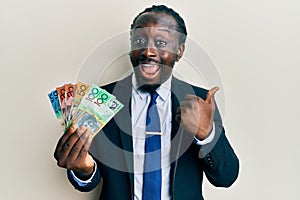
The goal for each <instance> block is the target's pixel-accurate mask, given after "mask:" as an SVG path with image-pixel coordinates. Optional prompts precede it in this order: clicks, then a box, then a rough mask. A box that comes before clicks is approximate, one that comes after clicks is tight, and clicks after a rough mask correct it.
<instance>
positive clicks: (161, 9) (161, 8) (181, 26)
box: [130, 5, 187, 43]
mask: <svg viewBox="0 0 300 200" xmlns="http://www.w3.org/2000/svg"><path fill="white" fill-rule="evenodd" d="M148 12H154V13H165V14H168V15H170V16H172V17H174V19H175V21H176V23H177V26H176V31H178V32H180V33H182V34H181V37H180V43H185V40H186V36H187V31H186V27H185V23H184V20H183V19H182V17H181V16H180V15H179V14H178V13H177V12H176V11H174V10H173V9H172V8H169V7H167V6H165V5H153V6H152V7H149V8H146V9H145V10H144V11H142V12H141V13H139V14H138V15H137V16H136V17H135V18H134V20H133V22H132V24H131V26H130V29H131V30H132V29H133V27H134V25H135V22H136V20H137V18H138V17H139V16H140V15H142V14H144V13H148Z"/></svg>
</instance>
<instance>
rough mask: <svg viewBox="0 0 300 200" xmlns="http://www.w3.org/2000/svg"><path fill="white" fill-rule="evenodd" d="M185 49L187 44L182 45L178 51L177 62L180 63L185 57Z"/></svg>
mask: <svg viewBox="0 0 300 200" xmlns="http://www.w3.org/2000/svg"><path fill="white" fill-rule="evenodd" d="M184 49H185V44H184V43H181V44H180V45H179V47H178V49H177V56H176V57H177V58H176V62H178V61H179V60H180V59H181V57H182V55H183V52H184Z"/></svg>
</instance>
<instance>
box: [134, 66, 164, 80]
mask: <svg viewBox="0 0 300 200" xmlns="http://www.w3.org/2000/svg"><path fill="white" fill-rule="evenodd" d="M139 67H140V70H141V72H142V74H143V75H144V77H145V78H153V77H155V76H156V75H157V74H158V72H159V70H160V66H159V64H157V63H153V64H152V63H151V64H140V65H139Z"/></svg>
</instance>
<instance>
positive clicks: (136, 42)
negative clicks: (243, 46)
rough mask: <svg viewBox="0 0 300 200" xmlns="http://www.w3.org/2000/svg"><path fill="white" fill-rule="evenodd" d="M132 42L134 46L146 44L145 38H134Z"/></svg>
mask: <svg viewBox="0 0 300 200" xmlns="http://www.w3.org/2000/svg"><path fill="white" fill-rule="evenodd" d="M133 44H134V45H135V46H144V45H145V44H146V40H145V39H143V38H135V39H134V41H133Z"/></svg>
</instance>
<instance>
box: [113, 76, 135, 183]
mask: <svg viewBox="0 0 300 200" xmlns="http://www.w3.org/2000/svg"><path fill="white" fill-rule="evenodd" d="M131 93H132V76H128V77H127V78H125V79H123V80H121V81H119V82H117V83H116V86H115V88H114V90H113V92H112V94H113V95H115V96H116V97H117V99H118V100H119V101H120V102H121V103H122V104H123V105H124V107H123V108H122V109H121V110H120V112H119V113H118V114H117V115H116V116H115V122H116V124H117V126H118V128H119V129H118V130H119V131H120V141H121V148H122V149H123V154H124V159H125V162H126V165H127V170H128V172H129V173H128V174H129V178H130V183H131V185H132V186H133V170H134V168H133V145H132V122H131ZM132 189H133V187H132Z"/></svg>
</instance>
